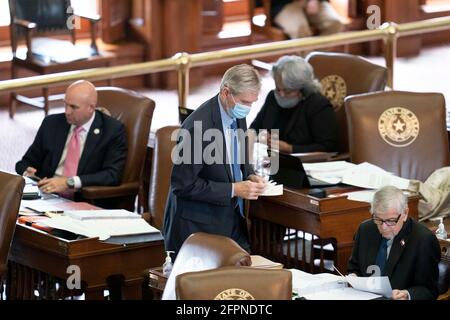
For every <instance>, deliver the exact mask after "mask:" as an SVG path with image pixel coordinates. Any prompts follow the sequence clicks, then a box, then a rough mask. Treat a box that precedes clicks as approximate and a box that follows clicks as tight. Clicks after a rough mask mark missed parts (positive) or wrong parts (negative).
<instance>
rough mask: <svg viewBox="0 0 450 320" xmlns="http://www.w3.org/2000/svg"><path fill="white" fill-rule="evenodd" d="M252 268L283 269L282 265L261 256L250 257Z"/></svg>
mask: <svg viewBox="0 0 450 320" xmlns="http://www.w3.org/2000/svg"><path fill="white" fill-rule="evenodd" d="M250 258H251V259H252V265H251V266H252V267H253V268H265V269H283V264H281V263H279V262H274V261H272V260H269V259H267V258H264V257H263V256H258V255H251V256H250Z"/></svg>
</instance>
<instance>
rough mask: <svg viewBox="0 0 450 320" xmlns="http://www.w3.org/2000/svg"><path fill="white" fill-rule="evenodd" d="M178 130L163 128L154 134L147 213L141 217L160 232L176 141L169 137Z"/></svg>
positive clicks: (173, 127)
mask: <svg viewBox="0 0 450 320" xmlns="http://www.w3.org/2000/svg"><path fill="white" fill-rule="evenodd" d="M179 128H180V126H168V127H163V128H161V129H158V131H156V133H155V146H154V148H153V156H152V166H151V174H150V188H149V197H148V198H149V212H145V213H144V214H143V217H144V218H145V220H146V221H148V222H150V224H151V225H152V226H154V227H155V228H158V229H159V230H162V226H163V222H164V209H165V207H166V200H167V194H168V192H169V187H170V176H171V174H172V158H171V156H172V149H173V148H174V146H175V144H176V140H175V139H174V140H172V139H171V136H172V134H174V133H175V131H176V130H178V129H179Z"/></svg>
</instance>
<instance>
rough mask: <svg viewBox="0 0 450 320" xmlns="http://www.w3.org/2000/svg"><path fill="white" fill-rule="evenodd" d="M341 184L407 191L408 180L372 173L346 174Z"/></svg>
mask: <svg viewBox="0 0 450 320" xmlns="http://www.w3.org/2000/svg"><path fill="white" fill-rule="evenodd" d="M342 182H343V183H346V184H349V185H352V186H357V187H361V188H368V189H379V188H382V187H384V186H394V187H397V188H399V189H402V190H405V189H408V186H409V180H408V179H404V178H400V177H396V176H393V175H387V174H385V175H381V174H374V173H364V174H363V173H355V174H346V175H344V177H343V179H342Z"/></svg>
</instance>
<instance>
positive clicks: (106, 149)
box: [16, 80, 127, 196]
mask: <svg viewBox="0 0 450 320" xmlns="http://www.w3.org/2000/svg"><path fill="white" fill-rule="evenodd" d="M64 101H65V105H66V109H65V113H61V114H55V115H50V116H48V117H46V118H45V119H44V121H43V122H42V124H41V127H40V128H39V131H38V133H37V135H36V137H35V139H34V142H33V144H32V145H31V146H30V148H29V149H28V151H27V152H26V153H25V155H24V156H23V158H22V160H20V161H19V162H17V163H16V172H17V173H18V174H23V175H26V176H37V177H40V178H41V179H42V180H40V182H39V184H38V186H39V187H40V188H41V189H42V190H43V191H44V192H47V193H62V194H64V193H66V194H69V195H70V194H71V195H72V196H73V191H74V190H77V189H79V188H81V187H85V186H92V185H97V186H100V185H118V184H119V183H120V181H121V177H122V170H123V167H124V165H125V160H126V156H127V146H126V136H125V127H124V126H123V124H122V123H121V122H120V121H118V120H116V119H113V118H111V117H109V116H107V115H105V114H104V113H102V112H100V111H96V105H97V91H96V90H95V87H94V85H93V84H92V83H90V82H88V81H84V80H80V81H77V82H75V83H73V84H71V85H70V86H69V87H68V88H67V90H66V94H65V99H64Z"/></svg>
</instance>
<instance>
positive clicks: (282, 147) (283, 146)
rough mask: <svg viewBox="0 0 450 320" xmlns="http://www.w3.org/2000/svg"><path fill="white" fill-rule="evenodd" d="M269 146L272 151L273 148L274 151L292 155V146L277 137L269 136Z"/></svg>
mask: <svg viewBox="0 0 450 320" xmlns="http://www.w3.org/2000/svg"><path fill="white" fill-rule="evenodd" d="M272 143H273V144H272ZM277 145H278V148H277ZM267 146H268V147H269V148H271V149H272V148H273V149H274V150H279V151H280V152H284V153H292V150H293V148H292V144H289V143H287V142H286V141H283V140H279V139H278V136H277V135H270V134H268V135H267Z"/></svg>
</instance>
